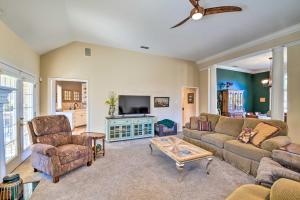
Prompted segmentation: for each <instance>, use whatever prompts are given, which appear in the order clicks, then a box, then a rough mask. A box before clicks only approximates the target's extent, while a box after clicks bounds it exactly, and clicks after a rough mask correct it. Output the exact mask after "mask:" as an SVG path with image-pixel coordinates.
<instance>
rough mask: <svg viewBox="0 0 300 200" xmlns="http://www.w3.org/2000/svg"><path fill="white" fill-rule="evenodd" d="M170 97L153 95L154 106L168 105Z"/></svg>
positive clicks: (163, 106)
mask: <svg viewBox="0 0 300 200" xmlns="http://www.w3.org/2000/svg"><path fill="white" fill-rule="evenodd" d="M169 104H170V97H154V108H165V107H169V106H170V105H169Z"/></svg>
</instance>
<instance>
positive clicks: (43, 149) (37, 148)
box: [31, 144, 57, 157]
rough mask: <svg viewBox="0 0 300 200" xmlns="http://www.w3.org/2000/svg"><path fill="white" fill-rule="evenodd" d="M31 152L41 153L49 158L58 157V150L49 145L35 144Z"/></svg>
mask: <svg viewBox="0 0 300 200" xmlns="http://www.w3.org/2000/svg"><path fill="white" fill-rule="evenodd" d="M31 150H32V152H35V153H39V154H42V155H45V156H49V157H52V156H54V155H57V148H56V147H55V146H52V145H49V144H33V145H32V146H31Z"/></svg>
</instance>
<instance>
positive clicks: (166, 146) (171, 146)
mask: <svg viewBox="0 0 300 200" xmlns="http://www.w3.org/2000/svg"><path fill="white" fill-rule="evenodd" d="M152 146H155V147H156V148H158V149H159V150H160V151H162V152H163V153H164V154H166V155H167V156H169V157H170V158H171V159H173V160H174V161H175V163H176V168H177V169H178V171H179V172H180V173H181V174H182V176H181V178H180V179H181V180H182V178H183V176H184V175H183V173H182V172H183V170H184V165H185V164H186V163H188V162H193V161H199V160H204V159H207V163H206V167H205V170H206V173H207V174H209V171H208V170H209V169H208V168H209V164H210V163H211V162H212V160H213V158H212V156H213V154H212V153H211V152H209V151H206V150H204V149H202V148H200V147H197V146H195V145H193V144H190V143H188V142H186V141H184V140H182V139H180V138H177V137H175V136H168V137H157V138H153V139H152V140H151V143H150V144H149V147H150V150H151V154H152V152H153V148H152Z"/></svg>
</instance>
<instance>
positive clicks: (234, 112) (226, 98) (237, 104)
mask: <svg viewBox="0 0 300 200" xmlns="http://www.w3.org/2000/svg"><path fill="white" fill-rule="evenodd" d="M220 93H221V94H220V95H221V98H220V99H221V100H222V101H221V104H222V105H221V109H222V115H225V116H228V117H243V115H244V111H245V109H244V91H243V90H222V91H220Z"/></svg>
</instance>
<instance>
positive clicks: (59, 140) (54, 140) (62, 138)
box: [36, 132, 72, 147]
mask: <svg viewBox="0 0 300 200" xmlns="http://www.w3.org/2000/svg"><path fill="white" fill-rule="evenodd" d="M36 140H37V143H42V144H48V145H52V146H55V147H58V146H61V145H65V144H70V143H72V136H71V135H69V133H68V132H67V133H65V132H61V133H55V134H49V135H43V136H39V137H37V139H36Z"/></svg>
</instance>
